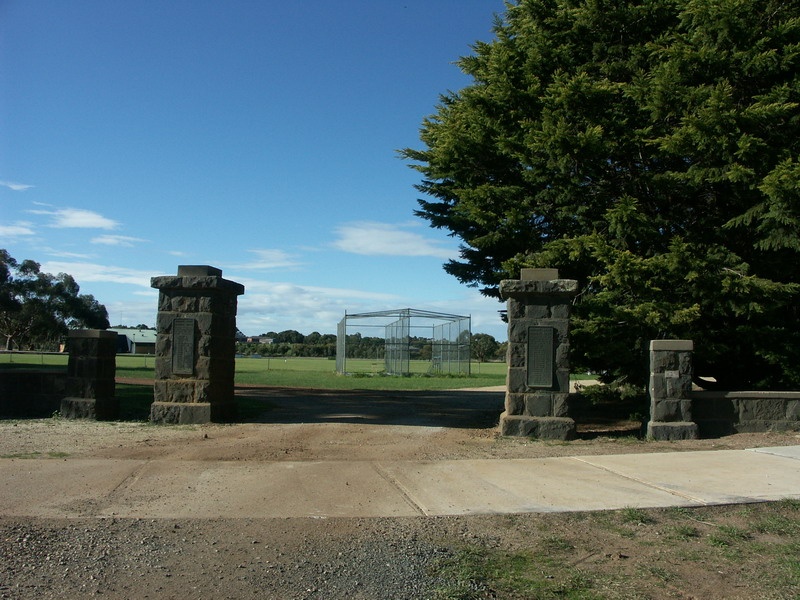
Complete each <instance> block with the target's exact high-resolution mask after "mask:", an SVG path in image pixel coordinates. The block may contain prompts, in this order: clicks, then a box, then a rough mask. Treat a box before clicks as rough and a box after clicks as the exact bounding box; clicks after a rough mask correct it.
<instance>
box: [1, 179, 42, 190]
mask: <svg viewBox="0 0 800 600" xmlns="http://www.w3.org/2000/svg"><path fill="white" fill-rule="evenodd" d="M0 186H2V187H7V188H8V189H10V190H14V191H15V192H24V191H25V190H29V189H31V188H32V187H34V186H32V185H28V184H27V183H16V182H14V181H0Z"/></svg>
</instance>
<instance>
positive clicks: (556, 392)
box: [500, 269, 578, 440]
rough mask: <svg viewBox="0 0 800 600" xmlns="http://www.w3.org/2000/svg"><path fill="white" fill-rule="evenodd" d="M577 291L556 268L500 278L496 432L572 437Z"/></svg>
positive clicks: (523, 271)
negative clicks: (502, 333)
mask: <svg viewBox="0 0 800 600" xmlns="http://www.w3.org/2000/svg"><path fill="white" fill-rule="evenodd" d="M577 293H578V282H577V281H575V280H574V279H559V278H558V270H557V269H522V274H521V278H520V279H519V280H517V279H509V280H505V281H502V282H500V296H501V297H502V298H504V299H506V300H507V301H508V356H507V363H508V376H507V379H506V405H505V412H503V414H502V415H501V416H500V432H501V434H502V435H517V436H527V435H530V436H534V437H537V438H545V439H559V440H566V439H571V438H573V437H575V421H574V419H572V418H570V417H569V414H568V402H567V400H568V396H569V313H570V303H571V301H572V299H573V298H574V297H575V295H576V294H577Z"/></svg>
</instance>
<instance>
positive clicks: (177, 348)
mask: <svg viewBox="0 0 800 600" xmlns="http://www.w3.org/2000/svg"><path fill="white" fill-rule="evenodd" d="M172 372H173V373H174V374H175V375H193V374H194V319H175V320H174V321H173V322H172Z"/></svg>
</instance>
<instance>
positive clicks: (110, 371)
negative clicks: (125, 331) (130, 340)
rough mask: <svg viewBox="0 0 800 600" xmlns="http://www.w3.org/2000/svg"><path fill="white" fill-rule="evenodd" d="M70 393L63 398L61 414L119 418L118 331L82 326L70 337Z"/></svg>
mask: <svg viewBox="0 0 800 600" xmlns="http://www.w3.org/2000/svg"><path fill="white" fill-rule="evenodd" d="M67 348H68V350H69V361H68V363H67V393H68V394H69V396H67V397H66V398H63V399H62V400H61V416H62V417H64V418H66V419H97V420H101V421H112V420H114V419H117V418H119V400H118V399H117V398H116V396H115V385H116V384H115V381H114V378H115V376H116V372H117V360H116V356H117V334H116V332H114V331H102V330H99V329H78V330H73V331H70V332H69V337H68V338H67Z"/></svg>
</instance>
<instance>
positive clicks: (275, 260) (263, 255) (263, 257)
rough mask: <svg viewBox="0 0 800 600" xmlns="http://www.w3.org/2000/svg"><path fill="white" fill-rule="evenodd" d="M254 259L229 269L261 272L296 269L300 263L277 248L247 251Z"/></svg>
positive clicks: (231, 266)
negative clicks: (262, 270) (288, 268)
mask: <svg viewBox="0 0 800 600" xmlns="http://www.w3.org/2000/svg"><path fill="white" fill-rule="evenodd" d="M248 252H250V253H251V254H254V255H255V257H254V258H253V260H252V261H250V262H246V263H243V264H238V265H230V268H231V269H241V270H246V269H247V270H254V269H257V270H261V269H283V268H286V267H296V266H298V265H300V264H301V263H300V262H299V261H298V260H297V259H296V258H295V257H294V256H292V255H291V254H289V253H288V252H286V251H285V250H280V249H277V248H259V249H254V250H248Z"/></svg>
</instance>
